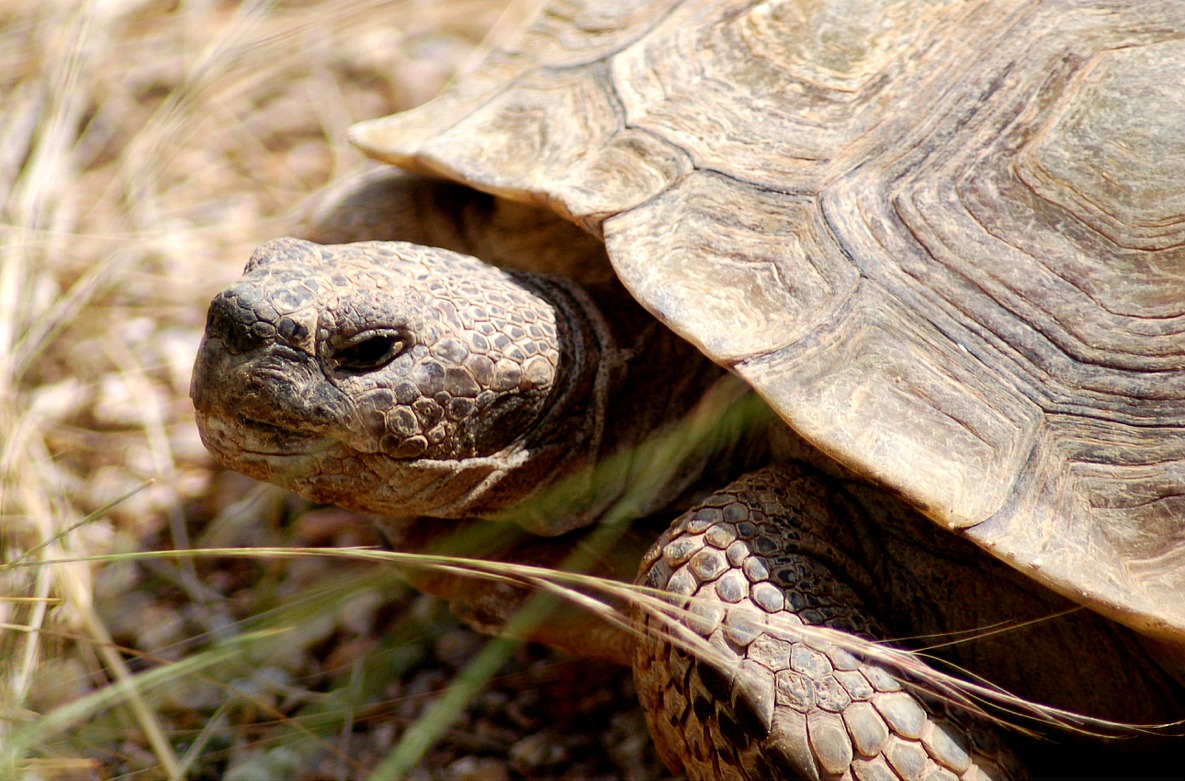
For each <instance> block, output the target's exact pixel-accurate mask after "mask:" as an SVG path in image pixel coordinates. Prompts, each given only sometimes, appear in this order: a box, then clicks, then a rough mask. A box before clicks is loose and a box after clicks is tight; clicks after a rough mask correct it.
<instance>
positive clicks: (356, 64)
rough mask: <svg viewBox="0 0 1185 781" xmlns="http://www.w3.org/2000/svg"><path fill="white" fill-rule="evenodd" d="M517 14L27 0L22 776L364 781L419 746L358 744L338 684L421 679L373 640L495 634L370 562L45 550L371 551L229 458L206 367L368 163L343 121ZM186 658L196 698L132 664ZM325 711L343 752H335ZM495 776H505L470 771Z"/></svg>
mask: <svg viewBox="0 0 1185 781" xmlns="http://www.w3.org/2000/svg"><path fill="white" fill-rule="evenodd" d="M504 5H505V0H447V1H444V0H403V1H402V2H401V1H399V0H395V1H394V2H391V1H388V2H377V1H376V0H350V1H349V2H320V3H318V2H311V1H309V2H272V3H268V2H250V1H249V0H248V1H246V2H242V3H231V2H218V1H216V0H192V1H190V2H182V3H173V2H152V1H151V0H95V1H94V2H81V1H78V2H76V1H75V0H57V1H56V2H40V1H39V0H0V191H2V192H3V193H5V200H4V202H3V217H2V219H0V549H2V554H3V561H4V562H5V566H4V567H3V568H0V665H2V669H3V677H2V678H0V708H2V709H3V710H2V711H0V762H4V763H8V764H3V765H0V776H5V777H6V774H17V775H18V776H24V777H28V778H161V777H173V778H181V777H188V778H215V777H221V776H222V775H223V774H230V775H233V773H238V775H237V776H234V777H239V778H262V777H265V776H268V775H271V774H280V775H281V776H282V777H298V776H301V777H342V778H351V777H361V776H364V775H365V773H366V769H367V762H368V761H370V760H368V759H366V757H368V756H372V755H373V756H379V755H381V753H382V751H383V750H384V749H385V747H387V746H389V745H390V744H391V743H392V741H393V737H392V735H391V734H390V730H388V732H386V733H384V732H383V728H382V727H379V728H378V729H376V730H375V732H374V734H371V735H368V736H367V737H366V738H364V739H363V744H362V745H360V744H359V740H360V739H359V738H357V737H356V736H355V737H353V741H354V742H353V743H350V742H349V741H350V739H351V733H352V732H353V726H354V724H353V721H352V720H356V719H364V718H366V716H367V714H366V713H361V712H356V711H354V710H350V708H354V707H357V706H354V705H349V706H344V705H340V704H339V703H338V702H337V700H336V699H334V698H335V697H337V696H338V695H337V692H338V691H340V690H343V689H349V688H350V687H353V688H354V689H355V690H357V689H359V687H362V688H363V689H365V687H372V688H376V689H382V687H384V686H386V687H387V689H382V690H383V691H387V692H388V694H389V691H390V686H395V685H396V684H395V683H391V680H392V679H394V678H397V677H398V675H399V673H400V672H401V671H404V670H407V669H410V668H411V667H413V666H414V665H415V664H416V663H417V662H416V660H415V659H412V658H411V657H409V658H407V659H400V658H392V657H391V656H390V654H395V655H396V656H397V655H398V654H399V653H400V651H399V650H398V647H395V650H390V649H388V650H387V651H384V653H387V654H388V656H386V657H382V658H380V659H379V660H378V661H377V662H372V661H371V660H372V657H374V656H375V642H376V641H375V637H376V636H378V635H381V634H382V633H383V632H384V631H387V633H388V634H391V633H393V632H397V631H402V632H403V633H404V634H405V635H415V636H419V635H423V636H425V637H429V638H430V641H431V642H434V643H436V647H437V650H438V651H439V647H440V644H441V643H444V644H445V645H446V646H447V645H448V644H449V643H452V644H453V645H457V644H460V645H462V646H464V644H465V643H468V642H471V641H470V640H467V639H464V638H465V637H467V636H464V635H457V634H455V633H453V634H450V632H449V630H448V629H447V627H446V628H445V629H440V628H439V626H438V625H439V622H438V621H437V616H436V614H435V613H434V612H433V611H434V610H435V608H433V607H430V606H426V603H424V602H422V601H415V600H414V599H413V598H411V597H407V596H403V597H402V598H403V599H405V600H407V601H409V602H410V605H411V608H412V612H411V614H410V615H409V616H407V617H405V618H403V619H399V620H397V621H396V620H393V619H392V618H391V616H390V615H389V612H390V608H389V607H388V606H387V604H386V603H385V602H384V600H385V599H386V598H387V595H388V594H394V595H395V597H396V598H398V597H399V594H400V593H401V592H400V589H399V588H398V586H397V585H395V584H394V582H393V581H392V582H391V583H386V582H385V581H383V580H382V578H385V577H386V576H385V575H382V574H376V571H375V570H373V569H365V568H364V565H363V564H358V565H342V566H339V567H338V568H337V569H334V570H327V568H326V567H325V566H324V565H323V564H318V563H312V564H310V563H307V562H301V561H293V562H281V561H279V560H278V559H267V558H261V559H257V560H253V561H230V562H222V563H207V562H204V561H198V562H195V561H193V560H176V561H174V560H169V559H163V558H162V559H156V560H150V561H139V560H137V561H134V562H133V561H121V560H119V559H118V557H117V558H116V560H115V561H113V562H112V563H108V564H105V565H102V566H100V565H98V564H95V563H71V564H54V565H47V564H44V563H42V562H46V561H49V560H57V559H62V558H67V557H79V556H95V555H106V554H120V553H125V552H132V551H140V550H145V549H154V548H165V549H167V548H188V547H196V546H200V545H227V546H229V545H249V544H278V545H283V544H290V543H292V542H297V543H305V544H343V543H344V544H350V543H369V542H373V539H372V538H371V537H369V536H368V535H369V532H368V530H367V529H366V528H365V527H364V526H361V525H358V524H357V523H355V522H354V521H353V520H352V519H350V518H348V517H347V516H344V515H343V514H338V513H334V512H332V511H322V512H319V513H313V514H311V515H306V516H303V518H302V519H301V520H299V521H297V522H294V523H290V522H288V520H287V519H288V518H289V517H290V513H289V512H288V510H289V509H290V506H289V505H290V503H291V500H290V499H288V498H286V497H284V496H283V495H282V494H280V493H279V492H277V491H274V490H270V489H267V488H263V487H253V486H251V485H250V484H249V483H248V482H247V481H245V480H243V479H239V478H236V477H234V476H229V475H223V474H220V473H218V472H216V471H215V470H213V469H212V467H211V464H210V462H209V460H208V458H207V456H206V454H205V452H204V450H203V448H202V447H201V444H200V442H199V441H198V438H197V434H196V431H195V429H194V426H193V422H192V412H191V407H190V404H189V401H188V383H189V373H190V367H191V365H192V360H193V356H194V352H195V350H196V347H197V343H198V340H199V337H200V333H201V328H202V325H203V320H204V313H205V306H206V303H207V302H208V301H209V299H210V297H211V296H212V295H213V294H214V293H215V292H216V291H217V290H218V289H220V288H221V287H223V286H224V285H225V284H226V283H227V282H228V281H230V280H232V279H233V278H234V277H236V276H237V275H238V273H239V270H240V268H241V265H242V263H243V262H244V259H245V258H246V257H247V255H248V253H249V251H250V248H251V247H252V246H254V245H255V244H258V243H259V242H261V241H263V240H266V239H268V238H271V237H274V236H276V235H282V234H284V233H286V232H288V231H289V230H290V229H291V227H292V225H293V224H294V223H295V222H296V218H297V216H298V215H299V214H300V212H301V209H302V205H303V204H304V203H305V202H306V201H307V199H309V197H310V196H311V195H312V194H313V193H315V192H317V191H318V190H321V189H322V188H324V187H325V186H326V185H328V184H330V183H332V182H334V181H338V180H341V179H342V178H344V177H348V176H350V175H352V174H355V173H357V172H358V171H359V170H360V169H362V168H364V167H365V166H366V164H365V163H364V162H363V161H362V160H361V157H360V155H358V154H356V153H355V152H354V151H352V150H351V149H349V148H348V147H347V146H346V145H345V144H344V143H343V142H342V136H343V132H344V130H345V128H346V127H347V126H348V125H349V124H351V123H352V122H354V121H356V120H358V119H362V118H367V117H373V116H379V115H382V114H385V113H390V112H391V111H394V110H398V109H401V108H406V107H409V106H411V105H414V104H417V103H420V102H422V101H424V100H426V99H427V98H429V97H431V96H432V95H433V94H435V93H436V92H437V91H438V90H439V89H440V88H441V87H443V86H444V84H445V83H446V82H447V81H448V80H449V79H450V78H452V77H453V76H454V75H455V74H456V73H457V72H458V71H464V70H466V69H468V68H471V67H473V66H474V65H476V63H477V61H478V59H479V57H480V53H481V48H482V43H483V41H484V40H485V39H486V34H487V31H488V30H489V29H490V28H491V27H493V26H495V24H496V23H497V22H498V20H499V18H502V19H503V22H504V23H505V24H504V25H503V26H511V25H512V24H513V22H514V21H515V19H516V14H517V15H521V14H522V13H523V11H522V10H521V9H519V8H513V9H511V10H510V12H509V16H506V17H500V15H501V14H502V13H503V10H504V9H503V6H504ZM499 29H501V28H499ZM378 572H379V573H381V571H378ZM376 578H377V579H379V582H376ZM376 586H377V589H376V588H375V587H376ZM251 615H256V616H257V617H255V618H251V619H244V616H251ZM293 626H296V627H299V628H300V630H301V631H299V632H297V633H296V634H295V635H293V633H292V632H291V631H288V632H287V633H285V634H284V636H283V639H282V640H281V641H275V640H274V637H275V633H276V632H277V631H278V628H279V627H286V628H287V629H288V630H291V628H292V627H293ZM390 626H394V627H395V628H394V629H387V628H388V627H390ZM417 633H418V634H417ZM269 638H273V639H272V640H269ZM458 638H461V639H458ZM236 649H238V650H237V651H236ZM244 649H245V650H244ZM453 651H454V653H457V654H459V655H461V656H463V655H464V654H461V653H460V652H459V651H457V650H456V649H453ZM470 651H472V649H470ZM314 652H315V653H314ZM408 653H410V654H412V655H413V656H414V652H412V651H409V652H408ZM286 654H287V655H288V656H292V657H297V656H300V657H308V656H310V655H311V656H316V657H318V658H320V659H323V660H324V664H323V670H321V671H320V672H319V673H312V672H308V671H303V672H298V671H297V670H298V665H297V663H296V662H292V663H291V664H290V663H289V660H288V658H287V657H286V656H285V655H286ZM162 662H171V663H173V664H174V666H173V667H169V668H160V669H167V670H169V674H170V675H178V674H179V671H182V670H186V669H187V670H188V672H189V673H191V674H192V679H193V680H196V681H197V683H195V684H193V685H190V684H189V683H187V684H186V685H181V684H180V683H177V682H174V683H173V684H170V685H168V686H164V687H159V686H158V687H156V688H152V687H151V686H149V685H148V684H149V683H150V676H143V675H142V676H140V677H139V678H136V679H133V678H132V677H131V676H132V674H133V673H135V672H138V671H151V670H153V669H157V668H158V666H159V665H160V664H161V663H162ZM305 662H307V659H303V660H302V662H301V663H305ZM184 665H189V667H188V668H186V667H184ZM380 668H381V669H380ZM329 670H345V671H347V673H346V674H343V675H344V679H342V680H344V681H345V683H344V684H342V686H340V687H339V688H338V689H333V688H332V687H329V686H328V685H327V684H325V681H324V680H323V679H324V678H325V677H326V676H328V673H326V672H325V671H329ZM215 673H216V674H215ZM380 673H381V675H380ZM300 675H308V676H310V677H312V678H317V688H316V691H315V692H313V693H312V694H310V689H309V688H307V687H305V688H302V687H304V684H305V683H307V681H303V680H301V679H300ZM318 675H320V676H321V677H320V678H318V677H317V676H318ZM330 677H332V676H330ZM437 677H438V678H440V679H441V680H443V679H444V678H446V677H447V676H446V675H445V674H444V673H440V674H438V675H437ZM528 677H529V676H528ZM340 678H341V676H338V678H335V679H334V680H335V681H337V682H338V683H341V680H339V679H340ZM133 680H134V681H135V683H134V684H133ZM187 680H189V679H187ZM166 683H168V682H166ZM327 692H328V693H327ZM297 706H299V707H302V708H304V710H301V711H300V713H301V714H303V716H302V719H303V720H301V719H292V718H289V715H290V714H292V713H293V712H294V710H295V709H297ZM404 711H406V712H403V713H402V715H403V716H406V717H407V718H413V717H414V714H411V712H410V711H407V709H406V708H405V709H404ZM327 713H328V714H332V715H333V718H332V719H330V720H329V722H332V725H334V726H333V729H337V730H338V731H339V733H340V735H339V737H340V736H344V737H341V739H340V740H338V741H337V742H334V741H332V740H326V739H323V738H321V737H317V735H320V734H321V732H319V730H321V731H323V730H322V727H323V726H324V725H322V724H321V723H320V722H317V718H322V717H325V714H327ZM329 722H326V723H329ZM343 724H344V725H345V726H342V725H343ZM634 729H636V726H635V727H634ZM285 735H287V736H289V737H291V736H292V735H295V736H297V738H302V737H303V738H304V739H303V740H297V741H295V742H291V741H290V742H289V743H285V742H284V740H285V738H284V736H285ZM302 745H303V746H311V747H312V748H311V749H310V750H309V751H307V752H305V753H304V754H299V751H298V750H297V749H294V748H292V747H293V746H302ZM281 749H282V750H283V751H289V752H292V751H296V752H297V754H298V755H297V756H295V758H293V757H292V756H289V757H288V759H289V760H291V762H290V764H289V766H285V765H283V763H282V762H281V763H280V764H275V763H276V762H279V761H280V760H277V758H276V757H277V755H278V754H282V753H283V751H281ZM300 750H304V749H300ZM269 752H270V753H269ZM326 758H328V759H326ZM269 762H270V763H272V764H268V763H269ZM454 764H455V763H454ZM285 767H288V769H287V770H285V769H284V768H285ZM326 768H328V769H326ZM466 768H468V770H466ZM474 768H476V770H474ZM483 768H485V770H486V771H489V772H492V773H493V774H494V775H493V776H492V777H499V776H498V773H499V772H500V771H499V770H498V768H496V767H495V768H493V769H492V770H490V768H489V767H487V766H484V765H482V764H481V763H477V764H476V765H474V764H473V763H472V762H471V763H469V765H466V766H465V768H462V769H461V770H456V768H455V767H454V770H455V771H456V772H453V774H452V775H453V776H454V777H477V776H473V775H472V774H473V773H474V772H476V773H478V775H480V773H481V772H484V771H483ZM298 769H299V773H298V772H297V770H298ZM466 773H469V776H466ZM230 775H228V777H230Z"/></svg>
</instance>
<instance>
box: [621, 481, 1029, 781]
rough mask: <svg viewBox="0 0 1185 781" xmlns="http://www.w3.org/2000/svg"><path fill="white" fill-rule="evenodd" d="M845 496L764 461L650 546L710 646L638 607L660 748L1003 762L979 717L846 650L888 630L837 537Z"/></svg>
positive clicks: (977, 771) (735, 770)
mask: <svg viewBox="0 0 1185 781" xmlns="http://www.w3.org/2000/svg"><path fill="white" fill-rule="evenodd" d="M836 504H838V507H837V506H836ZM848 510H850V508H848V507H846V506H845V505H844V504H843V503H842V501H838V502H833V501H832V498H831V496H830V492H829V490H828V489H827V488H826V486H825V485H824V484H823V483H822V482H821V481H820V480H818V479H816V478H815V477H813V476H811V475H810V474H809V473H807V472H805V471H804V470H801V469H798V468H793V467H779V468H772V469H765V470H761V471H759V472H755V473H753V474H751V475H748V476H746V477H744V478H742V479H741V480H738V481H737V482H735V483H733V484H732V485H731V486H729V488H727V489H726V490H724V491H722V492H720V493H717V494H714V495H713V496H711V497H709V498H708V499H707V500H706V501H705V502H704V503H703V504H702V505H700V506H699V507H697V508H695V509H693V510H691V511H689V512H688V513H685V514H684V515H683V516H681V517H680V518H679V519H678V520H677V521H676V522H675V523H674V524H673V525H672V526H671V528H670V529H669V530H668V531H667V532H666V533H665V534H663V535H662V537H661V538H660V539H659V541H658V542H657V543H656V544H655V546H654V547H653V548H652V549H651V551H650V553H649V554H648V555H647V557H646V559H645V560H644V561H643V564H642V575H641V580H642V582H643V583H644V584H645V585H647V586H650V587H653V588H658V589H662V590H664V591H670V592H673V593H674V594H678V595H680V596H683V597H690V598H691V599H690V600H688V602H687V604H688V607H689V610H690V613H689V615H688V618H687V620H686V621H685V622H684V623H685V624H686V626H687V627H688V628H690V629H691V630H692V631H693V632H695V634H696V637H693V638H691V639H692V641H694V640H696V639H697V638H699V639H702V640H705V641H706V642H707V644H708V646H710V650H708V649H704V648H701V649H699V650H698V651H697V650H696V649H695V648H694V647H693V645H694V643H691V644H689V643H687V642H686V641H685V640H683V641H681V640H679V639H678V632H677V631H676V632H675V633H672V631H671V630H670V627H669V626H668V627H666V628H665V629H664V627H663V623H662V619H660V618H658V617H656V616H655V615H653V614H650V615H643V614H642V611H639V621H640V622H641V623H643V624H645V627H644V629H645V631H644V639H643V640H642V641H641V642H639V644H638V650H637V653H636V657H635V662H634V670H635V677H636V679H637V688H638V691H639V696H640V698H641V700H642V703H643V707H644V709H645V710H646V712H647V719H648V721H649V724H650V729H651V732H652V733H653V735H654V738H655V741H656V742H657V743H658V745H659V750H660V752H661V753H662V754H663V757H664V759H665V760H666V761H667V763H668V764H669V765H670V766H671V767H672V768H673V769H676V770H679V769H681V770H683V771H684V772H686V773H687V774H688V776H690V777H691V778H695V779H699V778H704V779H707V778H737V779H757V778H784V777H804V778H856V779H942V778H946V779H954V778H963V779H972V778H1013V777H1016V776H1017V773H1018V771H1017V770H1016V766H1015V760H1014V759H1013V757H1012V755H1011V754H1010V753H1009V752H1008V751H1007V750H1006V749H1005V748H1003V744H1002V743H1001V742H1000V741H999V740H998V739H997V738H996V737H995V736H994V734H992V730H991V728H990V727H988V726H987V725H985V724H982V723H979V722H977V721H974V720H971V719H966V720H963V719H959V718H958V716H957V715H956V714H951V713H948V712H946V711H945V709H943V708H940V707H936V706H935V705H934V704H933V703H932V702H928V701H927V699H926V698H923V697H921V696H918V695H917V694H916V693H915V691H914V687H912V686H906V685H905V684H903V683H902V680H903V678H904V676H903V675H902V674H901V673H900V672H898V671H896V670H894V669H893V668H891V667H885V666H882V665H881V664H880V663H878V662H875V661H871V660H869V659H868V658H867V657H864V656H862V655H861V654H860V653H859V651H858V649H859V647H860V645H861V643H867V641H868V640H870V639H874V638H882V639H883V638H885V637H887V635H886V634H885V632H884V630H883V629H881V627H880V626H879V623H878V622H877V621H876V620H875V619H873V618H872V617H870V616H869V615H868V613H867V611H866V609H865V608H864V607H863V602H862V600H861V599H860V597H859V596H858V594H857V591H856V588H859V587H860V582H861V581H862V580H864V579H865V578H866V576H864V575H862V574H861V573H860V572H859V571H858V568H857V567H856V565H855V564H854V562H853V561H852V560H851V559H849V558H848V557H847V556H846V555H845V553H844V551H843V549H842V548H841V547H840V546H839V545H838V544H837V541H838V542H840V543H842V537H843V534H842V533H840V532H839V531H838V530H840V529H843V528H844V527H845V526H846V523H845V522H844V519H842V518H841V517H839V516H840V515H841V514H842V513H844V512H846V511H848ZM853 584H855V585H856V588H854V587H853ZM820 627H821V628H824V629H825V630H838V631H819V630H818V629H817V628H820ZM841 633H842V634H841ZM705 650H708V652H707V653H705V652H704V651H705ZM960 722H964V723H960Z"/></svg>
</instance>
